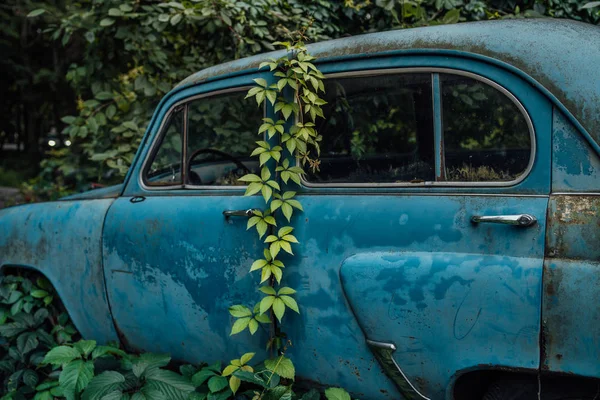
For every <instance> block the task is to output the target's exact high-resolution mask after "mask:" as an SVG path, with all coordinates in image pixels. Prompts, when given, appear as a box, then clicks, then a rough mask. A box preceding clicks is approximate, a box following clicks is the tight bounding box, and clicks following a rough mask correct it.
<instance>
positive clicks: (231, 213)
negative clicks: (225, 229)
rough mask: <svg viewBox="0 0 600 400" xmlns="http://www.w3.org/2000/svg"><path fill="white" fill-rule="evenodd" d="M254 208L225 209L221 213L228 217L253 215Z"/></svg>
mask: <svg viewBox="0 0 600 400" xmlns="http://www.w3.org/2000/svg"><path fill="white" fill-rule="evenodd" d="M254 210H255V209H254V208H249V209H247V210H225V211H223V215H224V216H225V218H229V217H251V216H253V215H254Z"/></svg>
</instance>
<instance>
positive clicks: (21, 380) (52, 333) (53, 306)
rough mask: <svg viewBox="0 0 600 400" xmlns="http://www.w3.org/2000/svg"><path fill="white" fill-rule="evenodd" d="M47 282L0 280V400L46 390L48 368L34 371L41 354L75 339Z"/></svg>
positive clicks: (20, 277)
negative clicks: (0, 395) (0, 398)
mask: <svg viewBox="0 0 600 400" xmlns="http://www.w3.org/2000/svg"><path fill="white" fill-rule="evenodd" d="M55 297H56V294H55V292H54V289H53V288H52V285H51V284H50V282H48V281H47V280H46V279H44V278H41V277H36V276H32V275H30V274H21V275H7V276H1V277H0V337H1V342H2V347H3V350H4V351H2V353H1V354H2V356H1V358H0V376H1V377H2V393H3V394H4V396H3V397H2V399H3V400H4V399H13V398H14V399H17V398H23V396H25V395H27V394H31V393H34V392H35V390H36V387H37V386H40V385H41V386H42V387H47V391H48V392H51V391H54V392H55V391H56V389H53V387H52V386H48V383H47V380H48V377H49V376H50V375H51V373H52V370H51V369H50V368H37V366H38V364H40V363H41V361H42V360H43V358H44V354H45V353H46V352H47V351H48V350H50V349H51V348H52V347H54V346H56V345H57V344H61V343H65V342H69V341H71V340H72V339H73V338H74V337H77V336H78V333H77V331H76V330H75V328H74V327H73V325H72V324H71V323H70V321H69V317H68V315H67V314H66V312H64V310H63V308H62V305H61V304H60V303H59V302H57V301H56V299H55Z"/></svg>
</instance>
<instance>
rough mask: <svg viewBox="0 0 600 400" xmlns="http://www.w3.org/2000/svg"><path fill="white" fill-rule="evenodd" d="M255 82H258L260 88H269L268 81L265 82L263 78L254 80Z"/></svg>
mask: <svg viewBox="0 0 600 400" xmlns="http://www.w3.org/2000/svg"><path fill="white" fill-rule="evenodd" d="M252 80H253V81H254V82H256V83H257V84H258V85H259V86H262V87H264V88H266V87H267V81H266V80H264V79H263V78H256V79H252Z"/></svg>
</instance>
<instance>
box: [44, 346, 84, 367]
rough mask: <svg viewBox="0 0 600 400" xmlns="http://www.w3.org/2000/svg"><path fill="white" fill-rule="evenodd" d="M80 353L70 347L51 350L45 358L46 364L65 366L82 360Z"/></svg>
mask: <svg viewBox="0 0 600 400" xmlns="http://www.w3.org/2000/svg"><path fill="white" fill-rule="evenodd" d="M80 357H81V355H80V354H79V351H77V350H75V349H74V348H72V347H68V346H58V347H55V348H53V349H52V350H50V351H49V352H48V353H47V354H46V356H45V357H44V361H42V362H43V363H44V364H52V365H63V364H66V363H69V362H71V361H73V360H74V359H76V358H80Z"/></svg>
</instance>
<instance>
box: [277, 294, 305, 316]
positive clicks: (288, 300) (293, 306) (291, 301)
mask: <svg viewBox="0 0 600 400" xmlns="http://www.w3.org/2000/svg"><path fill="white" fill-rule="evenodd" d="M279 298H280V299H281V300H282V301H283V302H284V303H285V305H286V306H288V307H289V308H291V309H292V310H294V311H296V312H297V313H298V314H299V313H300V310H299V309H298V303H296V300H294V299H293V298H292V297H290V296H280V297H279Z"/></svg>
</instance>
